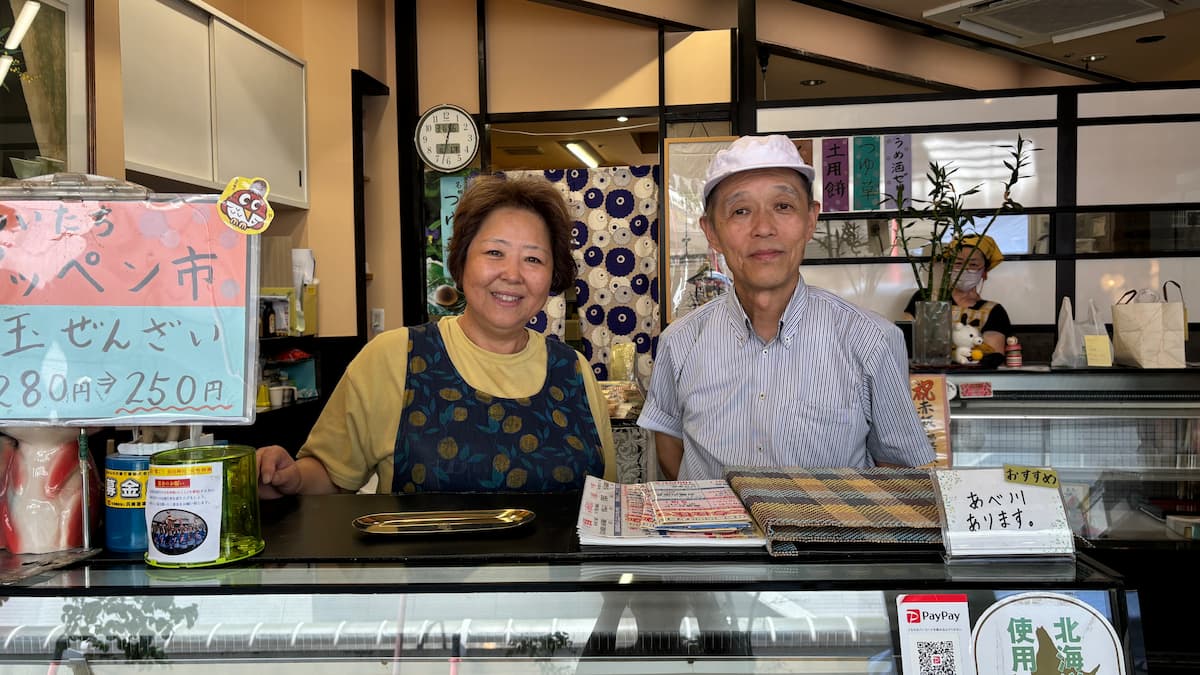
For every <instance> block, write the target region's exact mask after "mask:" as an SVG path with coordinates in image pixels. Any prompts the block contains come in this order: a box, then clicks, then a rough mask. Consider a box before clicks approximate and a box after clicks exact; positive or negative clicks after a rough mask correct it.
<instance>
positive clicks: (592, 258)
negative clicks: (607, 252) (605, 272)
mask: <svg viewBox="0 0 1200 675" xmlns="http://www.w3.org/2000/svg"><path fill="white" fill-rule="evenodd" d="M603 262H604V251H603V250H601V249H600V247H599V246H589V247H588V248H586V249H584V251H583V264H585V265H587V266H588V267H596V266H598V265H600V264H602V263H603Z"/></svg>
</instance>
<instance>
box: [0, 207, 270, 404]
mask: <svg viewBox="0 0 1200 675" xmlns="http://www.w3.org/2000/svg"><path fill="white" fill-rule="evenodd" d="M253 241H254V240H252V239H249V238H247V237H246V236H244V235H242V234H239V233H237V232H235V231H234V230H232V229H230V228H229V227H226V226H225V225H224V224H223V223H222V222H221V220H220V219H219V218H218V215H217V211H216V197H215V196H214V197H211V198H209V197H197V198H191V199H189V200H186V201H184V200H179V199H174V200H170V201H167V200H146V201H103V200H83V201H67V200H61V201H60V200H29V201H7V202H4V203H0V422H2V423H9V424H31V423H32V424H37V423H53V424H64V425H71V426H78V425H81V424H84V423H89V422H90V423H115V422H120V423H122V424H179V423H187V422H226V423H233V422H249V421H250V419H251V415H252V414H253V407H252V406H253V397H252V396H249V395H248V389H249V386H248V384H247V381H246V374H247V372H253V371H252V370H251V367H250V366H251V361H252V359H253V355H252V354H251V353H250V352H251V350H249V349H248V348H247V347H248V339H249V334H250V319H249V317H250V316H251V314H250V313H249V312H248V309H247V308H248V306H249V304H250V301H251V299H252V297H253V293H254V289H255V288H256V287H257V278H255V275H256V273H257V266H256V265H252V264H251V263H252V262H253V261H254V259H255V258H254V256H255V255H256V245H255V243H253Z"/></svg>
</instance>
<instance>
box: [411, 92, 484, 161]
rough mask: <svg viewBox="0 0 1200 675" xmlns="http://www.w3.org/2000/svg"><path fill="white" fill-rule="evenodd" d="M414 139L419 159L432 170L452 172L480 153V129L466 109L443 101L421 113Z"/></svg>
mask: <svg viewBox="0 0 1200 675" xmlns="http://www.w3.org/2000/svg"><path fill="white" fill-rule="evenodd" d="M413 141H414V142H415V143H416V145H417V154H418V155H420V157H421V161H423V162H425V163H426V164H427V165H429V167H430V168H432V169H435V170H437V171H441V172H443V173H451V172H454V171H458V170H459V169H461V168H463V167H465V166H467V165H468V164H470V163H471V161H472V160H474V159H475V154H476V153H477V152H479V128H478V127H476V126H475V119H474V118H473V117H471V115H470V114H469V113H467V111H465V110H463V109H462V108H460V107H458V106H456V105H450V104H448V103H443V104H440V105H435V106H433V107H432V108H430V109H429V110H426V111H425V113H424V114H423V115H421V119H420V120H419V121H418V122H417V131H416V133H415V134H414V135H413Z"/></svg>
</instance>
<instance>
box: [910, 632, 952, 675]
mask: <svg viewBox="0 0 1200 675" xmlns="http://www.w3.org/2000/svg"><path fill="white" fill-rule="evenodd" d="M917 664H918V665H919V666H920V668H921V673H920V675H958V667H957V666H956V665H955V663H954V642H953V641H951V640H931V641H929V642H924V641H920V640H918V641H917Z"/></svg>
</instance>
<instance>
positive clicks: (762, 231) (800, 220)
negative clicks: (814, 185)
mask: <svg viewBox="0 0 1200 675" xmlns="http://www.w3.org/2000/svg"><path fill="white" fill-rule="evenodd" d="M820 208H821V205H820V204H819V203H818V202H815V201H813V200H812V199H810V198H809V194H808V190H807V189H806V188H805V186H804V179H803V178H801V176H800V174H798V173H796V172H795V171H793V170H792V169H755V170H752V171H743V172H741V173H736V174H734V175H732V176H730V177H729V178H726V179H725V180H723V181H721V183H720V184H719V185H718V186H717V188H716V192H715V193H714V194H713V196H712V204H711V208H710V209H709V215H706V216H704V217H702V218H701V219H700V226H701V228H703V230H704V235H705V236H706V237H708V243H709V245H710V246H712V247H713V249H715V250H716V251H718V252H720V253H721V254H723V255H724V256H725V262H726V263H727V264H728V265H729V271H730V272H731V273H732V275H733V279H734V286H735V287H736V288H737V289H738V294H739V296H740V297H742V298H743V299H744V298H745V297H746V296H745V295H744V293H761V292H768V291H777V290H778V291H783V292H789V293H790V292H791V290H792V289H794V288H795V285H796V282H797V281H798V280H799V279H800V263H801V262H803V261H804V246H805V245H806V244H808V240H809V239H811V238H812V235H813V229H814V228H815V226H816V221H817V212H818V211H819V210H820Z"/></svg>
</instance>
